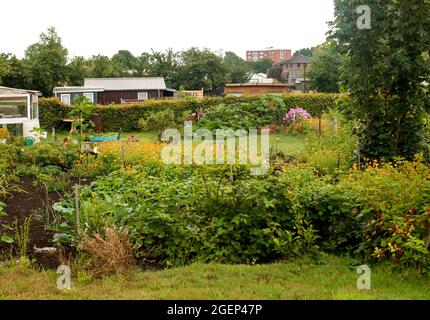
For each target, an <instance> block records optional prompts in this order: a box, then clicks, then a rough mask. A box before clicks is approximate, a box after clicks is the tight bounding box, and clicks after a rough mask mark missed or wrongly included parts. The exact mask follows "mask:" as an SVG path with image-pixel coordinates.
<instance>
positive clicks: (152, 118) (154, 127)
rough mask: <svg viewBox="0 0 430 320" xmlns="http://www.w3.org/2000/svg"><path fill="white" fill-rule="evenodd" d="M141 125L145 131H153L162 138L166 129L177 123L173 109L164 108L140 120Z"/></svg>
mask: <svg viewBox="0 0 430 320" xmlns="http://www.w3.org/2000/svg"><path fill="white" fill-rule="evenodd" d="M139 125H140V126H141V127H142V129H143V130H145V131H152V132H155V133H156V134H157V135H158V138H161V134H162V133H163V131H164V130H166V129H169V128H174V127H176V125H177V122H176V121H175V113H174V112H173V110H164V111H159V112H155V113H152V114H150V115H149V116H148V117H147V118H146V119H144V118H142V119H140V120H139Z"/></svg>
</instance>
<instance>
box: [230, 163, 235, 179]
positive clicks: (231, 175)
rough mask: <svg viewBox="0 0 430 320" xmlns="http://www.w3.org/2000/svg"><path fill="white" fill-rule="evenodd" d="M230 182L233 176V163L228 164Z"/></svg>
mask: <svg viewBox="0 0 430 320" xmlns="http://www.w3.org/2000/svg"><path fill="white" fill-rule="evenodd" d="M230 182H231V183H233V182H234V177H233V165H232V164H230Z"/></svg>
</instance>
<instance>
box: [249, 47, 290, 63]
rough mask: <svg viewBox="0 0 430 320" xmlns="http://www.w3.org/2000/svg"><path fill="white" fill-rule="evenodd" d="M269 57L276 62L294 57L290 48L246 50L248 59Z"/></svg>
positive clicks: (255, 59)
mask: <svg viewBox="0 0 430 320" xmlns="http://www.w3.org/2000/svg"><path fill="white" fill-rule="evenodd" d="M266 58H269V59H270V60H272V61H273V63H274V64H278V63H280V62H281V61H285V60H290V59H291V58H292V54H291V50H290V49H266V50H248V51H246V60H247V61H259V60H263V59H266Z"/></svg>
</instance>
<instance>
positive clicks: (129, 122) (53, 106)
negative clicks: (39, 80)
mask: <svg viewBox="0 0 430 320" xmlns="http://www.w3.org/2000/svg"><path fill="white" fill-rule="evenodd" d="M280 97H281V99H282V100H283V101H284V103H285V109H286V110H289V109H292V108H303V109H306V110H307V111H308V112H309V113H310V114H311V115H312V116H314V117H319V116H320V115H321V114H322V113H324V112H325V111H328V110H329V109H330V108H335V107H336V106H337V105H338V102H339V100H340V99H341V97H342V95H340V94H327V93H311V94H286V95H281V96H280ZM260 98H261V95H255V96H242V97H233V96H227V97H224V98H223V97H207V98H204V99H203V100H195V99H179V100H147V101H145V102H141V103H129V104H126V105H114V104H112V105H108V106H100V105H97V106H96V107H95V109H94V113H95V114H97V115H99V116H101V117H102V118H103V125H104V129H105V131H113V132H115V131H119V130H122V131H124V132H130V131H138V130H139V129H140V128H139V124H138V122H139V119H141V118H146V117H147V116H148V115H149V114H151V113H153V112H157V111H160V110H165V109H172V110H173V111H174V112H175V116H176V117H181V116H182V115H183V114H184V112H186V111H197V110H199V109H202V110H203V111H204V110H207V109H208V108H210V107H211V106H214V105H217V104H221V103H223V104H226V105H229V104H235V103H241V102H243V103H246V102H253V101H256V100H258V99H260ZM39 109H40V123H41V126H42V127H43V128H44V129H46V130H50V129H51V128H52V127H55V128H62V127H63V126H64V123H63V122H62V119H63V118H66V117H67V115H68V112H69V111H70V107H68V106H66V105H64V104H63V103H61V102H60V101H59V100H58V99H56V98H42V99H40V102H39Z"/></svg>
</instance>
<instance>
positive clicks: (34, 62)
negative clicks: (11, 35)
mask: <svg viewBox="0 0 430 320" xmlns="http://www.w3.org/2000/svg"><path fill="white" fill-rule="evenodd" d="M23 62H24V67H25V69H26V73H27V79H28V88H29V89H36V90H40V91H41V92H42V93H43V94H44V95H45V96H48V95H51V94H52V89H53V88H54V87H55V86H57V85H62V84H64V83H65V82H66V75H67V67H66V65H67V49H66V48H64V47H63V45H62V43H61V39H60V37H59V36H58V34H57V32H56V31H55V28H54V27H50V28H49V29H48V31H47V32H46V33H42V34H41V35H40V40H39V42H38V43H35V44H32V45H31V46H29V47H28V48H27V50H26V51H25V59H24V61H23Z"/></svg>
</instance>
